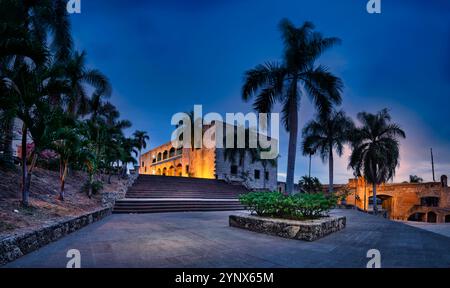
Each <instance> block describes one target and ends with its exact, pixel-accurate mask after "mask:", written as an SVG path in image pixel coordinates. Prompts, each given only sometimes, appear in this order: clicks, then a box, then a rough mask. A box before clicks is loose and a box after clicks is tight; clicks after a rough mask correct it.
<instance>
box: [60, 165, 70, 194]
mask: <svg viewBox="0 0 450 288" xmlns="http://www.w3.org/2000/svg"><path fill="white" fill-rule="evenodd" d="M62 165H63V167H64V168H63V171H62V174H61V187H60V191H59V200H61V201H64V196H65V193H64V192H65V190H64V186H65V184H66V177H67V168H68V166H69V165H68V163H67V161H64V164H62Z"/></svg>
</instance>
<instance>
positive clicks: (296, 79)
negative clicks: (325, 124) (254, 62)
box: [242, 19, 343, 193]
mask: <svg viewBox="0 0 450 288" xmlns="http://www.w3.org/2000/svg"><path fill="white" fill-rule="evenodd" d="M280 29H281V34H282V38H283V41H284V54H283V59H282V61H281V62H280V63H278V62H267V63H265V64H263V65H258V66H256V67H255V68H254V69H251V70H248V71H247V72H246V73H245V83H244V85H243V88H242V98H243V99H244V100H246V101H248V100H249V99H250V98H252V97H253V96H256V99H255V102H254V108H255V110H256V111H258V112H260V113H270V112H271V110H272V108H273V106H274V104H275V103H276V102H279V103H281V105H282V120H283V124H284V127H285V129H286V130H287V131H288V132H289V147H288V163H287V177H286V190H287V192H288V193H292V192H293V187H294V169H295V159H296V150H297V137H298V108H299V104H300V100H301V95H302V93H301V91H303V90H304V91H306V92H307V94H308V96H309V97H310V99H311V100H312V102H313V103H314V105H315V106H316V108H317V109H318V110H319V111H320V112H321V113H325V114H326V113H328V112H329V111H330V110H331V106H332V104H339V103H340V102H341V91H342V87H343V84H342V81H341V80H340V79H339V78H337V77H336V76H334V75H333V74H331V73H330V72H329V71H328V70H327V68H326V67H324V66H321V65H318V66H317V65H315V62H316V60H317V59H318V58H319V56H320V55H321V54H322V53H323V52H324V51H325V50H326V49H328V48H330V47H332V46H334V45H335V44H337V43H339V42H340V40H339V39H338V38H334V37H330V38H328V37H323V36H322V34H321V33H319V32H316V31H314V25H313V24H312V23H311V22H305V23H304V24H303V25H302V26H300V27H298V28H297V27H295V26H294V24H292V23H291V22H290V21H289V20H287V19H284V20H282V21H281V23H280ZM299 85H301V86H302V87H303V90H302V89H301V88H300V87H299Z"/></svg>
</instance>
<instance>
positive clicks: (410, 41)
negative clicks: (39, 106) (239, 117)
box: [71, 0, 450, 183]
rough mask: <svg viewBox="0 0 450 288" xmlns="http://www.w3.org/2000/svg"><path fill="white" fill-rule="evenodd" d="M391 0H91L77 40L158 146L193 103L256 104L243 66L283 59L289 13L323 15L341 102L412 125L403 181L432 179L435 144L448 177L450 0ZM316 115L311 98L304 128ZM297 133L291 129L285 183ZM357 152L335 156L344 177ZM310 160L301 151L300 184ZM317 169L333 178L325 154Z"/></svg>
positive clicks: (222, 108) (338, 177)
mask: <svg viewBox="0 0 450 288" xmlns="http://www.w3.org/2000/svg"><path fill="white" fill-rule="evenodd" d="M381 2H382V13H381V14H377V15H376V14H368V13H367V11H366V3H367V0H339V1H331V0H292V1H282V0H277V1H276V0H176V1H170V0H169V1H144V0H133V1H125V0H81V3H82V10H81V14H73V15H72V16H71V19H72V26H73V27H72V30H73V34H74V38H75V43H76V47H77V48H78V49H85V50H86V51H87V54H88V63H89V65H90V66H92V67H95V68H98V69H100V70H101V71H102V72H103V73H105V74H106V75H107V76H108V77H109V78H110V80H111V83H112V85H113V89H114V93H113V95H112V97H111V99H110V101H111V102H113V103H114V104H115V105H116V106H117V107H118V108H119V110H120V111H121V113H122V117H123V118H126V119H129V120H131V121H132V123H133V127H132V129H130V130H129V131H128V133H130V134H131V133H132V132H133V131H134V130H136V129H139V130H145V131H147V132H148V133H149V135H150V137H151V139H150V147H148V148H152V147H155V146H158V145H160V144H163V143H165V142H167V141H169V140H170V135H171V132H172V131H173V129H174V127H173V126H171V124H170V120H171V117H172V115H173V114H174V113H177V112H184V111H190V110H192V109H193V105H194V104H201V105H203V110H204V113H207V112H218V113H220V114H222V115H225V113H227V112H230V113H236V112H244V113H247V112H250V111H252V103H251V102H249V103H244V102H243V101H242V100H241V87H242V84H243V74H244V72H245V71H246V70H248V69H250V68H253V67H254V66H256V65H257V64H260V63H264V62H265V61H270V60H278V59H280V57H281V55H282V49H283V47H282V42H281V38H280V32H279V29H278V23H279V21H280V20H281V19H282V18H284V17H286V18H288V19H290V20H291V21H292V22H294V23H295V24H296V25H297V26H299V25H301V24H302V23H303V22H304V21H312V22H313V23H314V24H315V25H316V30H317V31H320V32H322V33H323V34H324V35H325V36H336V37H339V38H341V39H342V44H341V45H340V46H337V47H335V48H333V49H331V50H329V51H327V52H326V53H325V54H324V55H323V56H322V57H321V58H320V59H319V60H318V62H317V63H320V64H324V65H326V66H328V67H329V68H330V70H331V71H332V72H333V73H335V74H336V75H338V76H339V77H341V78H342V80H343V81H344V84H345V89H344V93H343V105H342V109H344V110H345V111H346V112H347V113H348V114H349V115H350V116H352V117H353V118H355V116H356V114H357V113H358V112H360V111H367V112H377V111H379V110H380V109H382V108H385V107H386V108H389V109H390V111H391V115H392V116H393V120H394V121H395V122H397V123H399V124H400V125H401V126H402V128H403V129H404V130H405V132H406V134H407V138H406V139H405V140H402V142H401V159H400V168H399V169H398V171H397V176H396V178H395V182H402V181H405V180H408V176H409V175H410V174H417V175H418V176H420V177H422V178H424V179H425V180H426V181H430V180H431V176H432V175H431V164H430V147H433V150H434V154H435V162H436V176H437V178H438V177H439V176H440V175H441V174H447V175H449V174H450V149H449V147H450V121H449V120H450V54H449V51H450V1H448V0H431V1H423V0H403V1H401V0H381ZM275 112H276V111H275ZM313 114H314V108H313V106H312V105H311V103H310V102H309V99H308V97H304V98H303V99H302V103H301V108H300V127H303V126H304V124H305V123H306V122H307V121H308V120H309V119H311V117H312V116H313ZM299 136H300V135H299ZM287 139H288V138H287V133H286V132H285V131H284V130H282V132H281V139H280V141H281V143H280V148H281V151H280V154H281V158H280V159H279V168H278V173H279V175H278V176H279V180H284V177H285V174H286V161H287ZM300 142H301V139H300V137H299V143H300ZM348 156H349V151H346V153H345V155H344V156H343V157H342V158H340V159H337V160H336V163H335V182H337V183H346V182H347V179H348V178H351V177H352V171H350V170H347V165H348ZM307 164H308V160H307V158H305V157H303V156H302V155H301V151H300V149H299V150H298V157H297V165H296V171H295V176H296V177H295V181H296V182H297V181H298V179H299V177H300V176H302V175H305V174H306V173H307V167H308V166H307ZM312 166H313V169H312V174H313V176H317V177H319V178H320V180H321V181H322V182H323V183H328V167H327V163H322V161H321V160H320V159H319V158H318V157H316V158H314V160H313V164H312Z"/></svg>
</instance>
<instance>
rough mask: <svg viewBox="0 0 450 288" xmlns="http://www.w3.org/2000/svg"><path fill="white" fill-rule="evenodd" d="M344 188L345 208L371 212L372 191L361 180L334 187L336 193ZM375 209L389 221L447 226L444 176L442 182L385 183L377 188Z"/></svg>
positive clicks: (449, 203)
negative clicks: (349, 206)
mask: <svg viewBox="0 0 450 288" xmlns="http://www.w3.org/2000/svg"><path fill="white" fill-rule="evenodd" d="M344 188H347V189H348V190H349V191H348V192H349V193H350V195H349V196H347V198H346V204H347V205H356V206H357V207H358V208H359V209H361V210H366V211H367V210H372V209H373V208H372V207H373V203H372V198H373V189H372V185H371V184H368V183H366V181H364V178H359V179H351V180H350V181H349V183H348V185H337V186H336V190H337V191H339V190H340V191H342V190H343V189H344ZM377 198H378V199H379V200H378V207H379V209H382V210H383V211H385V212H386V213H387V216H388V218H389V219H392V220H410V221H421V222H430V223H445V222H446V223H450V188H449V187H448V184H447V176H445V175H443V176H442V177H441V182H431V183H398V184H397V183H395V184H394V183H386V184H382V185H379V186H377Z"/></svg>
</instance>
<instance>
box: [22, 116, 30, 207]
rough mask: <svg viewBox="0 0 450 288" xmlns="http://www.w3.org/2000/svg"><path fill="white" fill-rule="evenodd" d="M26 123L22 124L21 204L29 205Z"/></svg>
mask: <svg viewBox="0 0 450 288" xmlns="http://www.w3.org/2000/svg"><path fill="white" fill-rule="evenodd" d="M27 131H28V128H27V124H25V123H23V125H22V205H23V206H28V205H29V195H30V190H28V189H27V188H28V185H27V181H28V169H27Z"/></svg>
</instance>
